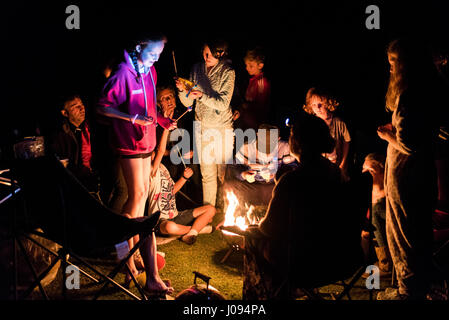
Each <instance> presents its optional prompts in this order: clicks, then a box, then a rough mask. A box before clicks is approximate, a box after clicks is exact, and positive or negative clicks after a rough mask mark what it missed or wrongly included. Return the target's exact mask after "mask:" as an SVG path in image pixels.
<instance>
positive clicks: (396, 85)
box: [385, 40, 406, 111]
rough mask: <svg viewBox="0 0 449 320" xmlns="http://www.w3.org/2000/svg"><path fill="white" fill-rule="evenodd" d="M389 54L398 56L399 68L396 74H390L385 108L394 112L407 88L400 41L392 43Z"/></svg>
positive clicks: (388, 49)
mask: <svg viewBox="0 0 449 320" xmlns="http://www.w3.org/2000/svg"><path fill="white" fill-rule="evenodd" d="M387 54H388V55H392V54H395V55H396V56H397V68H395V72H394V73H392V74H390V81H389V82H388V89H387V93H386V95H385V108H386V109H387V110H388V111H394V110H395V109H396V108H397V106H398V101H399V97H400V96H401V94H402V93H403V92H404V90H405V88H406V84H405V81H404V80H405V79H404V72H403V71H404V64H403V61H402V55H403V53H402V52H401V48H400V42H399V40H394V41H391V42H390V43H389V45H388V48H387Z"/></svg>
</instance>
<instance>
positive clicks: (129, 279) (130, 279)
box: [124, 269, 143, 288]
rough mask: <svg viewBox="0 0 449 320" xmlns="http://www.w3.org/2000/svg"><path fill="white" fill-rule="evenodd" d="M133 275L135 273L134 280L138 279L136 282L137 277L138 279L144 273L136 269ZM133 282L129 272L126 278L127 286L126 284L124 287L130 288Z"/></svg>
mask: <svg viewBox="0 0 449 320" xmlns="http://www.w3.org/2000/svg"><path fill="white" fill-rule="evenodd" d="M132 273H133V275H134V278H136V280H137V277H138V276H139V275H140V274H141V273H143V271H139V270H137V269H135V270H134V271H132ZM131 282H133V280H132V277H131V275H130V274H129V272H127V273H126V276H125V284H124V287H125V288H129V286H130V284H131Z"/></svg>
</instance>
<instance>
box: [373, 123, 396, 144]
mask: <svg viewBox="0 0 449 320" xmlns="http://www.w3.org/2000/svg"><path fill="white" fill-rule="evenodd" d="M377 135H378V136H379V138H381V139H382V140H385V141H390V140H391V139H392V138H394V134H393V129H392V127H390V126H388V125H385V126H380V127H378V128H377Z"/></svg>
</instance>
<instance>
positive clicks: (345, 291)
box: [336, 266, 365, 300]
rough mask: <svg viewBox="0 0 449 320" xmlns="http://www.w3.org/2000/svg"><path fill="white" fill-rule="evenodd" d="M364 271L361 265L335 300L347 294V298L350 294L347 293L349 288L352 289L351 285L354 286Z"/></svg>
mask: <svg viewBox="0 0 449 320" xmlns="http://www.w3.org/2000/svg"><path fill="white" fill-rule="evenodd" d="M364 272H365V267H364V266H363V267H361V268H360V269H359V270H358V271H357V273H356V274H355V276H354V277H353V278H352V279H351V282H349V284H347V285H346V286H345V288H344V290H343V292H342V293H340V294H339V295H338V296H337V297H336V299H337V300H341V299H342V298H343V296H345V295H346V296H348V298H350V296H349V295H348V293H349V290H351V289H352V287H353V286H354V284H355V283H356V282H357V281H358V280H359V279H360V277H361V276H362V274H363V273H364Z"/></svg>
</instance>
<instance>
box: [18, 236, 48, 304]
mask: <svg viewBox="0 0 449 320" xmlns="http://www.w3.org/2000/svg"><path fill="white" fill-rule="evenodd" d="M15 241H17V243H18V245H19V248H20V251H21V252H22V254H23V256H24V257H25V260H26V263H27V265H28V267H29V268H30V270H31V272H32V274H33V278H34V282H36V281H37V279H38V276H37V273H36V270H35V269H34V267H33V264H32V263H31V261H30V258H29V257H28V254H27V253H26V250H25V248H24V247H23V244H22V241H20V240H19V239H16V240H15ZM45 275H47V273H45V274H44V276H45ZM37 285H38V286H39V291H40V292H41V294H42V297H43V298H44V299H45V300H49V299H48V295H47V292H45V290H44V288H43V287H42V284H41V281H40V280H39V281H37ZM35 287H36V285H34V286H33V287H32V290H34V288H35Z"/></svg>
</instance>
